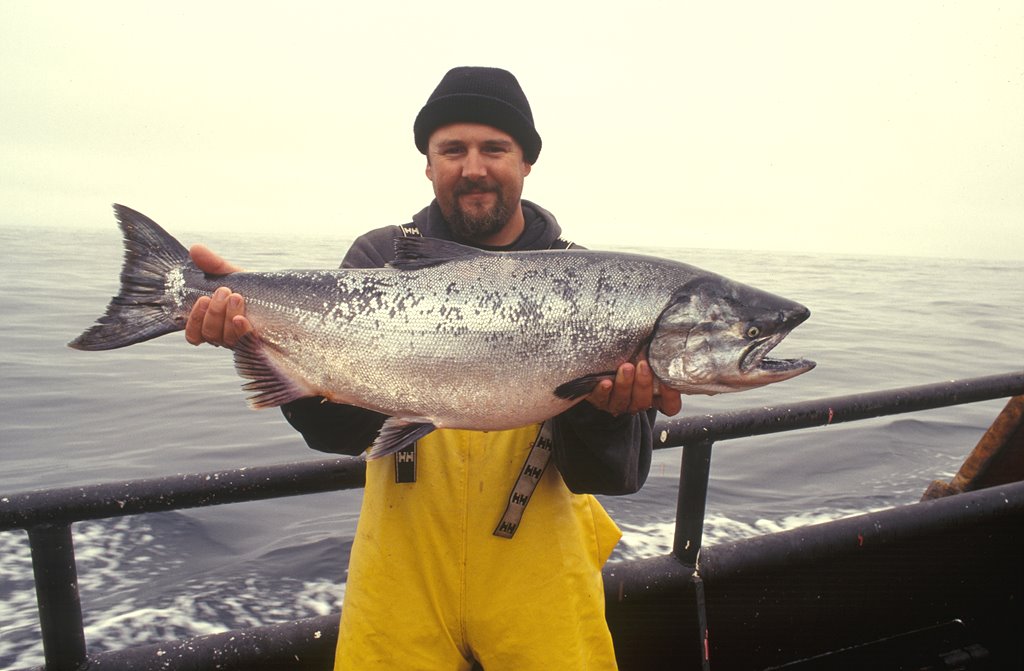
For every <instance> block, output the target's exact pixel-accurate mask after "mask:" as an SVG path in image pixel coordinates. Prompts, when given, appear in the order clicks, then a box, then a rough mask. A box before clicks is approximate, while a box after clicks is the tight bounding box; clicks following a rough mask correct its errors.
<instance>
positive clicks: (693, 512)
mask: <svg viewBox="0 0 1024 671" xmlns="http://www.w3.org/2000/svg"><path fill="white" fill-rule="evenodd" d="M712 445H714V442H713V441H710V440H703V441H699V442H694V443H688V444H686V445H684V446H683V457H682V466H681V468H680V473H679V499H678V503H677V504H676V533H675V539H674V540H673V543H672V554H674V555H675V556H676V558H677V559H679V561H681V562H682V563H683V564H685V565H686V566H690V567H696V566H697V554H698V553H699V552H700V544H701V540H702V538H703V535H704V506H705V504H706V503H707V498H708V478H709V477H710V475H711V446H712Z"/></svg>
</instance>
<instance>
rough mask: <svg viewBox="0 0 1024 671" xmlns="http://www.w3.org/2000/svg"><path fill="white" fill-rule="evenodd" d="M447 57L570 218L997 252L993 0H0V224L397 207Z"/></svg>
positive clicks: (1008, 80) (204, 226)
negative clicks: (483, 83)
mask: <svg viewBox="0 0 1024 671" xmlns="http://www.w3.org/2000/svg"><path fill="white" fill-rule="evenodd" d="M456 65H493V66H500V67H505V68H508V69H510V70H512V71H513V72H514V73H515V74H516V76H517V77H518V78H519V81H520V83H521V84H522V85H523V88H524V89H525V90H526V93H527V95H528V97H529V98H530V102H531V104H532V106H533V111H534V116H535V118H536V121H537V127H538V129H539V131H540V133H541V136H542V137H543V140H544V149H543V151H542V152H541V155H540V159H539V161H538V162H537V164H536V166H535V168H534V171H533V173H532V174H531V175H530V177H528V178H527V183H526V189H525V193H524V195H525V197H526V198H529V199H531V200H535V201H537V202H538V203H540V204H542V205H544V206H545V207H547V208H548V209H550V210H552V211H553V212H554V213H555V214H556V215H557V216H558V218H559V220H560V222H561V223H562V226H563V228H564V229H565V230H566V232H567V234H568V236H569V237H570V238H572V239H575V240H577V241H579V242H581V243H583V244H586V245H589V246H592V247H613V246H614V245H616V244H642V245H645V246H651V245H653V246H657V245H666V246H671V247H688V246H689V247H718V248H736V249H765V248H767V249H786V250H797V251H807V252H825V253H847V252H853V253H872V254H874V253H877V254H907V255H926V256H953V257H961V256H962V257H978V258H989V257H991V258H1000V259H1013V260H1024V2H1021V1H1020V0H1017V1H1016V2H986V1H983V2H979V1H977V0H970V1H963V2H942V3H939V2H934V1H932V0H927V1H914V2H899V1H893V0H887V1H884V2H876V1H872V0H868V1H865V0H858V1H857V2H853V1H849V2H822V1H820V0H807V1H799V2H787V1H785V0H780V1H778V2H753V1H751V2H707V1H706V0H701V1H700V2H689V1H685V0H684V1H679V0H670V1H667V2H654V1H651V0H637V1H633V2H629V3H624V2H616V3H612V2H607V3H595V2H586V3H584V2H564V3H563V2H552V1H551V0H544V1H540V2H535V1H533V0H519V1H517V2H512V3H497V2H495V3H486V4H481V3H479V2H474V3H453V2H448V3H446V2H443V0H442V1H439V2H429V3H428V2H420V1H415V2H413V1H410V2H402V3H393V2H386V1H375V2H369V3H355V2H338V1H334V2H301V1H296V0H292V1H290V2H287V3H284V2H282V3H274V2H265V1H264V2H255V3H254V2H246V3H241V2H238V3H227V2H220V3H218V2H182V1H175V2H141V1H132V2H104V1H102V0H93V1H90V2H52V1H45V0H43V1H39V0H37V1H32V2H29V1H17V0H8V1H6V2H3V3H0V151H2V161H0V224H31V225H49V224H60V225H68V226H89V227H99V226H107V227H112V226H113V225H114V224H113V218H112V215H111V212H110V204H111V203H112V202H121V203H124V204H126V205H130V206H132V207H134V208H136V209H138V210H141V211H142V212H145V213H146V214H149V215H150V216H151V217H153V218H154V219H156V220H157V221H158V222H160V223H161V224H163V225H164V226H165V227H166V228H167V229H168V230H170V231H171V232H172V233H174V232H175V231H181V230H188V231H203V230H210V231H222V232H223V231H244V230H253V231H260V232H264V231H271V232H273V231H294V232H297V233H299V234H302V235H316V234H320V233H321V232H323V231H330V232H331V233H332V235H336V236H342V237H354V236H355V235H357V234H359V233H361V232H363V231H365V230H367V229H369V228H371V227H376V226H382V225H385V224H393V223H403V222H405V221H408V220H409V218H410V216H411V215H412V214H413V213H414V212H415V211H417V210H419V209H420V208H421V207H423V206H424V205H425V204H426V203H427V202H428V201H429V200H430V198H431V197H432V192H431V189H430V183H429V182H428V181H427V179H426V177H425V176H424V174H423V167H424V158H423V157H422V156H421V155H420V154H419V153H418V152H417V151H416V149H415V147H414V146H413V142H412V121H413V118H414V117H415V115H416V113H417V111H418V110H419V108H420V107H421V106H422V104H423V103H424V102H425V100H426V98H427V96H428V95H429V94H430V92H431V90H432V89H433V88H434V86H435V85H436V84H437V82H438V81H439V80H440V78H441V76H442V75H443V74H444V72H445V71H446V70H448V69H449V68H450V67H452V66H456ZM196 241H198V240H192V239H189V240H183V242H186V243H190V242H196Z"/></svg>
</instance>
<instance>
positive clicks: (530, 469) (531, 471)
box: [523, 464, 544, 480]
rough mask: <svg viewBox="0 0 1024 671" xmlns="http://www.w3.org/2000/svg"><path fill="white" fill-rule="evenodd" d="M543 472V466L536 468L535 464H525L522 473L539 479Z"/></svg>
mask: <svg viewBox="0 0 1024 671" xmlns="http://www.w3.org/2000/svg"><path fill="white" fill-rule="evenodd" d="M543 472H544V469H543V468H537V467H536V466H530V465H529V464H527V465H526V468H524V469H523V475H525V476H526V477H528V478H532V479H534V480H537V479H539V478H540V476H541V474H542V473H543Z"/></svg>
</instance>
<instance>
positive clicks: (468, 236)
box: [427, 123, 531, 244]
mask: <svg viewBox="0 0 1024 671" xmlns="http://www.w3.org/2000/svg"><path fill="white" fill-rule="evenodd" d="M530 167H531V166H530V165H529V164H528V163H526V161H525V160H524V159H523V150H522V149H521V148H520V147H519V144H518V143H517V142H516V141H515V140H514V139H512V136H511V135H509V134H508V133H505V132H504V131H500V130H498V129H497V128H493V127H491V126H485V125H483V124H477V123H457V124H452V125H450V126H443V127H441V128H438V129H437V130H435V131H434V132H433V134H431V136H430V140H429V141H428V143H427V178H428V179H429V180H430V181H431V182H432V183H433V185H434V196H436V197H437V203H438V205H439V206H440V207H441V213H442V214H444V218H445V220H446V221H447V222H448V224H449V225H450V226H451V228H452V231H453V232H454V233H455V234H456V235H457V236H459V237H460V238H463V239H465V240H469V241H471V242H479V243H485V244H486V243H487V242H488V241H489V240H491V239H493V238H495V236H496V235H497V234H498V233H500V232H501V231H502V230H503V229H504V227H505V226H506V224H508V223H509V222H510V221H513V220H514V219H515V218H516V217H521V210H520V206H519V199H520V197H521V196H522V193H523V180H524V179H525V177H526V176H527V175H528V174H530Z"/></svg>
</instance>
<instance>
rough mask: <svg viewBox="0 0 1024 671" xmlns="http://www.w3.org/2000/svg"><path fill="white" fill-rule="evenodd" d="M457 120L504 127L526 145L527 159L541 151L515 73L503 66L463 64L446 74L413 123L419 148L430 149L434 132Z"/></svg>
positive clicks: (423, 150) (524, 151) (458, 121)
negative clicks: (482, 66) (431, 136)
mask: <svg viewBox="0 0 1024 671" xmlns="http://www.w3.org/2000/svg"><path fill="white" fill-rule="evenodd" d="M453 123H482V124H486V125H488V126H493V127H495V128H497V129H499V130H503V131H505V132H506V133H508V134H509V135H511V136H512V137H513V138H515V140H516V142H518V143H519V146H520V147H522V148H523V156H524V158H525V160H526V162H527V163H529V164H530V165H533V164H534V163H535V162H536V161H537V156H538V155H539V154H540V144H541V142H540V135H539V134H538V133H537V129H536V128H535V127H534V125H533V113H532V112H531V111H530V103H529V101H527V100H526V94H525V93H523V89H522V88H521V87H520V86H519V82H518V81H517V80H516V78H515V75H513V74H512V73H511V72H508V71H507V70H502V69H500V68H481V67H459V68H453V69H451V70H449V71H448V73H447V74H445V76H444V78H443V79H442V80H441V83H440V84H438V85H437V88H436V89H434V92H433V93H431V94H430V98H428V99H427V104H426V105H424V106H423V109H421V110H420V113H419V114H417V115H416V122H415V123H414V124H413V136H414V137H415V139H416V148H417V149H419V150H420V152H421V153H423V154H426V153H427V142H428V140H429V139H430V135H431V133H433V132H434V131H435V130H437V129H438V128H441V127H442V126H447V125H448V124H453Z"/></svg>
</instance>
